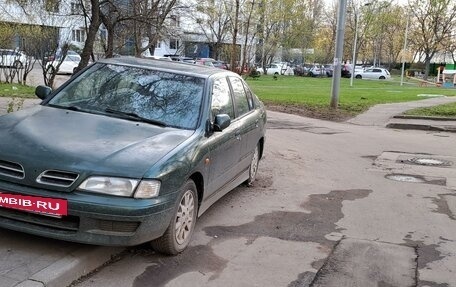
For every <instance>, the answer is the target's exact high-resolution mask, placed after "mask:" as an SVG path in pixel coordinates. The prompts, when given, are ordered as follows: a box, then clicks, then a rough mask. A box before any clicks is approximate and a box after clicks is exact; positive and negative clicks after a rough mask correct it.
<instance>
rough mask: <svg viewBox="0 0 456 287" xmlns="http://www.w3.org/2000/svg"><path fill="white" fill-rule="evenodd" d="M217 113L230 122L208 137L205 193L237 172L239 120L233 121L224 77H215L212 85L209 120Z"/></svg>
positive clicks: (233, 115)
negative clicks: (207, 170) (207, 169)
mask: <svg viewBox="0 0 456 287" xmlns="http://www.w3.org/2000/svg"><path fill="white" fill-rule="evenodd" d="M217 114H227V115H229V116H230V118H231V120H232V122H231V124H230V125H229V126H228V127H227V128H226V129H224V130H223V131H221V132H214V133H213V134H212V135H211V136H210V137H209V138H208V139H207V141H208V146H209V149H210V156H209V158H210V170H209V179H208V189H207V191H206V192H207V193H206V194H207V195H208V196H211V194H212V193H214V192H215V191H217V190H219V189H220V188H221V187H223V186H224V185H225V184H227V183H228V182H229V181H231V180H232V179H233V178H234V177H236V175H237V174H238V171H237V165H238V159H239V153H240V151H239V150H240V147H241V141H240V136H239V122H237V121H235V113H234V104H233V98H232V95H231V90H230V87H229V84H228V81H227V78H226V77H221V78H218V79H215V80H214V82H213V85H212V97H211V121H212V123H213V122H214V119H215V116H216V115H217Z"/></svg>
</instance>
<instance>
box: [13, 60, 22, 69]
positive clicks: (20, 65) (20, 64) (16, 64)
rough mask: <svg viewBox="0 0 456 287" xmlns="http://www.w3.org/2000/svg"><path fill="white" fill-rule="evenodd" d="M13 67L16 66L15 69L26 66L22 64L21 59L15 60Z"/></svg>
mask: <svg viewBox="0 0 456 287" xmlns="http://www.w3.org/2000/svg"><path fill="white" fill-rule="evenodd" d="M13 67H14V68H15V69H22V68H23V67H24V65H23V64H22V62H21V61H14V63H13Z"/></svg>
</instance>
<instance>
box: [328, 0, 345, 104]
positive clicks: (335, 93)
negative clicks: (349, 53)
mask: <svg viewBox="0 0 456 287" xmlns="http://www.w3.org/2000/svg"><path fill="white" fill-rule="evenodd" d="M346 10H347V0H339V8H338V15H337V31H336V49H335V50H336V51H335V56H334V74H333V78H332V88H331V103H330V107H331V108H333V109H337V106H338V104H339V90H340V76H341V73H342V67H341V63H342V57H343V50H344V33H345V12H346Z"/></svg>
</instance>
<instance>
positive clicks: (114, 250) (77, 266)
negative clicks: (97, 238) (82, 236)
mask: <svg viewBox="0 0 456 287" xmlns="http://www.w3.org/2000/svg"><path fill="white" fill-rule="evenodd" d="M123 250H124V248H121V247H98V248H96V249H95V250H94V249H93V246H87V247H83V248H81V249H79V250H77V251H75V252H73V253H71V254H69V255H67V256H65V257H63V258H62V259H60V260H58V261H56V262H54V263H53V264H51V265H49V266H48V267H46V268H44V269H42V270H40V271H39V272H37V273H35V274H33V275H32V276H30V278H29V279H28V280H26V281H23V282H21V283H19V284H17V285H16V286H15V287H61V286H68V285H70V284H71V283H72V282H73V281H75V280H77V279H79V278H80V277H81V276H84V275H86V274H88V273H90V272H92V271H93V270H95V269H96V268H98V267H100V266H102V265H103V264H105V263H106V262H108V261H109V260H111V259H112V258H113V257H114V256H115V255H118V254H119V253H121V252H122V251H123Z"/></svg>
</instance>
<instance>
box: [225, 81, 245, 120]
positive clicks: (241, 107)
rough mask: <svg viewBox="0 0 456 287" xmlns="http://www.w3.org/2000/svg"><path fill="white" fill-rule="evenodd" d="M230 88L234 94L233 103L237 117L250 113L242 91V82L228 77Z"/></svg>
mask: <svg viewBox="0 0 456 287" xmlns="http://www.w3.org/2000/svg"><path fill="white" fill-rule="evenodd" d="M230 82H231V87H232V88H233V93H234V102H235V107H236V111H237V116H238V117H240V116H242V115H243V114H246V113H248V112H249V111H250V108H249V103H248V101H247V95H246V93H245V90H244V85H243V84H242V81H241V80H240V79H238V78H235V77H230Z"/></svg>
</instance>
